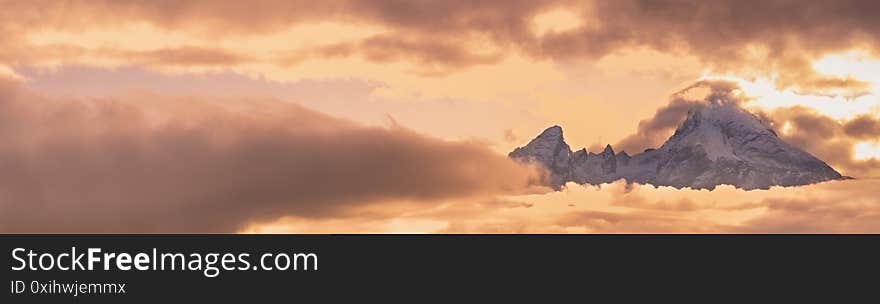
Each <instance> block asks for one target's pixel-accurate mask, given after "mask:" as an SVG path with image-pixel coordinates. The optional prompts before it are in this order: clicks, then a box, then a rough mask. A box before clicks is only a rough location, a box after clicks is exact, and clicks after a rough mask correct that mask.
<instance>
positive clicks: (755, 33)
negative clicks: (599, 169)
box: [0, 0, 880, 91]
mask: <svg viewBox="0 0 880 304" xmlns="http://www.w3.org/2000/svg"><path fill="white" fill-rule="evenodd" d="M878 8H880V7H878V4H877V3H875V2H873V1H862V0H842V1H827V2H819V3H810V4H809V5H804V4H803V3H799V2H792V1H785V0H777V1H761V2H760V3H751V2H749V3H744V2H742V1H711V2H692V3H681V2H675V1H671V2H665V1H645V0H622V1H595V2H586V3H585V2H582V1H570V0H541V1H498V2H495V1H489V2H483V1H477V2H474V1H418V2H412V1H381V0H375V1H346V0H338V1H320V2H319V3H316V2H314V1H281V0H274V1H273V0H265V1H257V2H256V3H247V4H242V3H241V2H239V1H231V0H230V1H182V2H165V1H121V2H120V1H104V2H60V3H59V2H53V1H45V2H43V1H29V2H20V3H14V4H9V5H7V7H6V9H5V10H4V12H3V13H0V18H2V19H0V20H3V22H2V24H0V31H2V33H3V34H5V35H4V36H6V37H4V38H3V39H2V40H0V44H2V45H4V46H5V47H6V48H5V49H4V50H3V51H2V52H0V58H4V59H5V60H8V61H13V62H20V61H21V60H22V58H29V60H31V61H44V60H50V59H53V58H51V57H48V55H47V57H44V58H35V55H34V52H33V51H32V50H31V49H30V48H29V47H28V46H27V43H26V39H24V38H23V36H26V35H27V33H29V32H31V31H32V30H35V29H42V30H45V29H50V30H51V29H59V30H65V31H79V30H84V29H94V28H100V29H107V28H111V29H112V28H114V27H117V26H119V25H123V24H131V23H144V24H149V25H151V26H155V27H157V28H159V29H161V30H164V31H169V32H174V33H182V34H186V35H189V36H191V37H193V38H195V37H201V38H204V39H201V40H204V41H207V42H205V43H207V44H211V42H210V41H211V40H212V39H214V40H220V39H219V38H224V39H227V38H228V39H236V37H248V36H259V35H268V34H271V33H276V32H279V31H283V30H286V29H289V28H291V27H295V26H299V25H303V24H310V23H312V24H313V23H318V22H337V23H345V24H355V25H364V26H372V27H376V28H379V29H381V33H380V34H379V35H376V36H374V37H371V38H368V39H365V40H354V41H342V42H340V44H337V45H335V46H347V47H344V48H336V49H335V52H332V54H331V56H341V55H345V54H348V55H351V54H361V55H363V56H364V57H365V58H366V59H368V60H372V61H376V62H380V63H381V62H383V61H386V60H391V59H393V60H406V61H412V62H413V63H415V64H420V65H427V66H428V67H430V68H433V69H435V70H438V71H441V72H446V71H449V70H454V69H455V68H463V67H467V66H473V65H483V64H491V63H494V62H496V61H497V60H499V59H500V58H502V57H504V56H505V55H509V54H513V53H517V54H521V55H524V56H528V57H532V58H536V59H551V60H557V61H565V60H568V59H579V58H587V59H596V58H601V57H603V56H606V55H608V54H611V53H613V52H615V51H618V50H621V49H631V48H650V49H655V50H659V51H663V52H668V53H674V54H691V55H694V56H696V57H698V58H701V59H702V60H703V62H704V64H705V65H707V66H710V67H713V68H715V69H719V70H732V71H736V70H741V69H746V70H750V71H760V72H762V73H770V72H775V73H774V75H778V76H779V77H778V79H777V80H778V81H779V82H780V83H781V84H783V85H784V86H791V85H798V86H799V87H800V88H801V89H802V90H806V91H810V90H814V89H819V90H822V89H828V88H841V87H846V88H859V87H863V85H862V84H860V83H857V82H855V81H849V80H846V79H828V78H827V77H822V76H819V75H816V73H815V72H814V71H813V69H812V67H811V66H810V62H811V61H812V60H814V59H816V58H818V57H819V56H820V55H822V54H826V53H829V52H838V51H846V50H850V49H853V48H860V49H869V50H873V49H876V48H877V46H878V45H877V44H878V43H880V41H878V40H877V39H876V37H877V35H878V33H880V22H878V21H877V18H876V16H874V15H873V14H871V13H870V12H873V11H876V10H877V9H878ZM560 11H561V12H565V13H566V14H564V15H565V16H569V17H568V18H579V19H580V22H575V23H574V24H576V26H574V27H570V28H566V29H564V30H554V31H549V32H542V33H536V32H535V31H534V29H533V25H534V21H535V19H536V18H537V17H539V16H544V14H545V13H548V12H560ZM328 34H332V33H328ZM293 44H294V47H293V49H299V48H301V46H299V45H297V44H299V43H293ZM211 46H212V45H202V46H199V47H211ZM213 46H214V47H217V45H213ZM120 47H124V46H120ZM190 47H197V46H190ZM154 48H161V43H159V42H157V43H156V45H154ZM331 49H333V48H331ZM486 49H493V50H497V52H492V53H489V55H485V54H484V53H482V52H480V51H483V50H486ZM316 50H317V52H318V53H322V52H326V51H328V49H327V46H317V47H316ZM227 51H229V52H232V50H227ZM92 56H97V54H93V55H92ZM264 60H269V61H270V62H271V63H274V64H278V62H274V61H275V60H274V59H264ZM288 61H289V60H288ZM184 62H189V61H184ZM447 65H448V66H447ZM417 72H420V73H426V72H425V71H417Z"/></svg>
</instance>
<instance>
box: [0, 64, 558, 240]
mask: <svg viewBox="0 0 880 304" xmlns="http://www.w3.org/2000/svg"><path fill="white" fill-rule="evenodd" d="M0 136H2V138H3V139H4V140H3V142H2V143H0V231H3V232H28V233H31V232H234V231H237V230H238V229H241V228H242V227H244V226H245V225H247V224H250V223H254V222H261V221H269V220H273V219H277V218H279V217H281V216H284V215H296V216H298V217H313V218H320V217H330V216H338V215H340V214H344V213H346V212H351V211H350V210H351V208H352V207H357V206H364V205H367V204H372V203H379V202H383V201H393V200H408V201H416V202H431V201H437V200H442V199H450V198H466V197H479V196H491V195H497V194H512V193H523V191H525V190H526V189H527V188H529V186H530V185H532V184H539V183H540V177H539V176H538V174H536V173H535V171H533V170H532V169H531V168H526V167H521V166H520V165H518V164H515V163H514V162H512V161H509V160H508V159H507V158H506V157H504V156H503V155H500V154H498V153H495V152H493V151H491V150H489V149H488V148H486V147H485V146H483V145H481V144H477V143H469V142H449V141H444V140H439V139H434V138H430V137H426V136H422V135H420V134H416V133H414V132H412V131H409V130H407V129H404V128H402V127H399V126H391V127H388V128H380V127H365V126H361V125H357V124H354V123H351V122H348V121H344V120H339V119H335V118H332V117H329V116H326V115H323V114H320V113H317V112H313V111H311V110H308V109H305V108H302V107H300V106H297V105H294V104H288V103H284V102H279V101H272V100H220V101H216V100H200V99H198V98H169V97H163V96H154V95H147V94H143V95H138V96H128V97H124V98H119V99H112V100H62V99H51V98H48V97H42V96H39V95H36V94H34V93H32V92H29V91H27V90H25V89H23V88H22V87H21V86H20V84H19V83H16V82H15V81H8V80H3V81H2V82H0Z"/></svg>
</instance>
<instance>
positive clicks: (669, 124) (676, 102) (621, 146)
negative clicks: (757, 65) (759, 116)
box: [614, 80, 742, 154]
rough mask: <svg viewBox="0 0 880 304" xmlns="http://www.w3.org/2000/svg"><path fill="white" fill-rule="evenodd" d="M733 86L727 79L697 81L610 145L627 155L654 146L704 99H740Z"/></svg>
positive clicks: (669, 134) (731, 100) (660, 143)
mask: <svg viewBox="0 0 880 304" xmlns="http://www.w3.org/2000/svg"><path fill="white" fill-rule="evenodd" d="M737 89H738V87H737V86H736V84H735V83H732V82H728V81H708V80H703V81H698V82H696V83H694V84H692V85H691V86H688V87H687V88H685V89H683V90H681V91H679V92H676V93H675V94H672V96H671V97H670V101H669V104H667V105H665V106H663V107H661V108H659V109H657V111H656V112H654V116H653V117H651V118H649V119H644V120H641V121H639V126H638V129H637V131H636V133H634V134H632V135H629V136H627V137H625V138H624V139H622V140H621V141H620V142H618V143H617V144H615V145H614V147H616V148H617V149H618V150H619V151H627V152H628V153H630V154H636V153H641V152H642V151H644V150H645V149H648V148H658V147H660V145H662V144H663V143H664V142H665V141H666V140H667V139H668V138H669V136H671V135H672V132H673V131H675V129H676V128H678V126H680V125H681V124H682V123H683V122H684V120H685V119H686V118H687V114H688V112H689V111H692V110H696V109H698V108H699V107H702V106H703V105H705V104H706V103H707V102H737V103H740V102H742V100H741V99H742V97H738V96H734V95H733V94H734V91H735V90H737Z"/></svg>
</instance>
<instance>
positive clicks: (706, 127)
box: [510, 102, 844, 189]
mask: <svg viewBox="0 0 880 304" xmlns="http://www.w3.org/2000/svg"><path fill="white" fill-rule="evenodd" d="M510 157H511V158H514V159H517V160H521V161H538V162H539V163H541V164H542V165H544V166H545V167H547V168H548V169H550V170H549V171H550V173H551V176H553V179H552V180H553V186H554V187H556V188H560V187H561V186H562V185H564V183H565V182H568V181H573V182H577V183H581V184H584V183H590V184H599V183H605V182H611V181H614V180H617V179H625V180H627V181H628V182H638V183H647V184H653V185H657V186H661V185H662V186H674V187H679V188H681V187H691V188H708V189H712V188H714V187H715V186H717V185H721V184H730V185H733V186H736V187H738V188H744V189H757V188H768V187H770V186H775V185H780V186H793V185H804V184H811V183H817V182H822V181H826V180H833V179H841V178H844V177H842V176H841V175H840V173H838V172H837V171H835V170H834V169H832V168H831V167H830V166H828V165H827V164H825V163H824V162H822V161H821V160H819V159H817V158H816V157H814V156H812V155H810V154H809V153H807V152H805V151H803V150H801V149H799V148H797V147H794V146H792V145H790V144H788V143H786V142H784V141H782V139H780V138H779V137H778V136H777V135H776V133H775V132H774V131H773V130H772V129H771V128H769V127H768V126H767V125H765V124H764V122H762V121H761V120H760V119H759V118H758V117H757V116H755V115H754V114H752V113H749V112H748V111H746V110H745V109H742V108H741V107H739V106H738V105H735V104H732V103H724V102H712V103H708V104H705V105H702V106H700V107H698V108H696V109H694V110H692V111H691V112H690V113H689V114H688V117H687V119H686V120H685V121H684V123H682V124H681V125H680V126H679V128H678V129H676V131H675V133H674V134H673V135H672V136H671V137H670V138H669V139H668V140H667V141H666V142H665V143H664V144H663V145H662V146H661V147H660V148H659V149H649V150H646V151H645V152H643V153H639V154H635V155H632V156H630V155H628V154H626V153H625V152H623V153H620V154H615V153H614V149H613V148H612V147H611V145H608V146H606V147H605V149H604V150H603V151H602V153H600V154H593V153H587V152H586V150H581V151H578V152H575V153H572V152H571V150H570V149H569V147H568V144H566V143H565V141H564V139H563V137H562V128H560V127H559V126H553V127H551V128H548V129H547V130H545V131H544V132H543V133H541V135H539V136H538V137H536V138H535V139H534V140H532V142H530V143H529V144H528V145H526V146H525V147H522V148H517V149H516V150H514V151H513V152H511V153H510Z"/></svg>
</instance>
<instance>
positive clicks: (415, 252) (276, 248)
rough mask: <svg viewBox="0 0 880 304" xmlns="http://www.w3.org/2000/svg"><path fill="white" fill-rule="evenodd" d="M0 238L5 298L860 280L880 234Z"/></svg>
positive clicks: (878, 267)
mask: <svg viewBox="0 0 880 304" xmlns="http://www.w3.org/2000/svg"><path fill="white" fill-rule="evenodd" d="M0 244H2V250H3V252H4V253H3V254H4V255H5V257H4V258H3V264H2V265H3V278H4V281H5V284H6V287H5V288H6V291H5V292H3V294H4V295H5V296H4V298H8V299H9V300H11V301H2V303H68V302H82V303H92V302H103V303H132V302H156V301H170V302H171V303H177V302H181V301H186V300H196V301H200V302H203V301H217V302H219V303H226V302H230V301H252V300H269V299H274V300H284V301H285V302H287V301H293V302H296V301H297V300H304V299H321V300H325V301H334V300H341V299H351V297H356V298H359V299H368V298H371V299H391V298H398V299H402V300H412V301H422V300H427V299H433V298H437V297H444V298H452V299H455V298H467V297H470V296H474V295H482V296H489V297H495V296H503V297H510V296H514V297H516V296H517V295H519V294H523V295H525V294H530V295H532V296H535V295H537V296H547V297H555V296H560V295H567V296H572V295H573V296H577V295H578V293H584V294H583V297H584V298H585V299H586V298H588V297H590V296H592V295H595V294H599V293H609V292H610V291H611V290H621V289H624V290H630V292H622V293H621V292H611V294H612V295H613V296H615V297H619V298H621V299H623V298H627V297H632V296H640V295H641V296H644V295H645V294H644V293H645V292H660V294H657V295H661V294H666V293H668V292H674V291H676V290H679V289H681V288H687V289H701V288H718V287H729V288H738V289H743V290H742V291H743V292H746V291H748V292H753V291H756V290H765V291H779V289H778V288H779V286H780V284H782V283H786V284H791V283H794V282H800V283H803V284H804V285H801V286H800V288H803V287H805V286H819V285H821V283H823V282H835V283H842V282H849V281H848V280H853V282H854V283H855V282H856V279H855V278H861V277H873V276H875V275H876V273H878V271H880V259H878V258H877V257H878V256H880V250H878V249H880V246H878V244H880V237H878V236H857V235H833V236H830V235H829V236H802V235H791V236H788V235H786V236H770V235H735V236H734V235H697V236H695V235H690V236H689V235H676V236H672V235H3V236H0ZM90 258H91V260H90ZM184 261H185V262H184ZM163 263H164V264H163ZM224 263H225V264H224ZM172 265H173V266H172ZM89 267H91V270H89ZM172 267H174V268H173V269H172ZM63 269H66V270H63ZM862 282H863V283H867V282H865V281H862ZM853 286H856V285H853ZM120 289H121V290H120ZM679 291H682V290H679ZM685 293H687V292H685Z"/></svg>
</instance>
